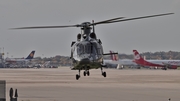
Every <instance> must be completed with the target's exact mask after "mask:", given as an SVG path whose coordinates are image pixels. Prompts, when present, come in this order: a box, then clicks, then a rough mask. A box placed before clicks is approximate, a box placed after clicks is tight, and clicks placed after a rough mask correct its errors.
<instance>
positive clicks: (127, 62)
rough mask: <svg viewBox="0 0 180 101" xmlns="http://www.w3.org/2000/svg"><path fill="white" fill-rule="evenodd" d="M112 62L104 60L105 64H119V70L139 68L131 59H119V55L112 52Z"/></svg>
mask: <svg viewBox="0 0 180 101" xmlns="http://www.w3.org/2000/svg"><path fill="white" fill-rule="evenodd" d="M110 53H112V54H111V60H104V62H105V63H110V64H117V69H123V68H124V67H125V66H128V67H138V64H136V63H135V62H134V61H133V60H130V59H119V57H118V54H113V53H114V52H112V51H110Z"/></svg>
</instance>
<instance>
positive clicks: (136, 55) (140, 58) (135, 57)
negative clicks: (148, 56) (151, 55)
mask: <svg viewBox="0 0 180 101" xmlns="http://www.w3.org/2000/svg"><path fill="white" fill-rule="evenodd" d="M133 53H134V60H136V61H137V60H144V59H143V58H142V57H141V56H140V54H139V52H138V51H137V50H133Z"/></svg>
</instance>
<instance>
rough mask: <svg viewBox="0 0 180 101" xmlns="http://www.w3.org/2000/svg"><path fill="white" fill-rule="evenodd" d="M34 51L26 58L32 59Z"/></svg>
mask: <svg viewBox="0 0 180 101" xmlns="http://www.w3.org/2000/svg"><path fill="white" fill-rule="evenodd" d="M34 54H35V51H32V52H31V53H30V54H29V55H28V57H27V58H26V59H33V58H34Z"/></svg>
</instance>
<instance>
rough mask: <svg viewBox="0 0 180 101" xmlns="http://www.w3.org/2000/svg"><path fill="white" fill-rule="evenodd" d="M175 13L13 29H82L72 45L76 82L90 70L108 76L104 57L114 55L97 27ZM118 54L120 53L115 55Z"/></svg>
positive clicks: (88, 73)
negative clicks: (97, 34)
mask: <svg viewBox="0 0 180 101" xmlns="http://www.w3.org/2000/svg"><path fill="white" fill-rule="evenodd" d="M171 14H174V13H165V14H158V15H151V16H142V17H135V18H125V17H117V18H113V19H108V20H104V21H99V22H94V21H92V23H91V22H83V23H81V24H75V25H65V26H35V27H19V28H12V29H39V28H67V27H80V29H81V33H79V34H77V40H76V41H72V43H71V54H70V59H71V60H72V63H73V67H72V68H71V69H72V70H78V71H79V73H78V74H76V80H78V79H79V78H80V77H81V76H80V71H81V70H84V73H83V75H84V76H86V75H87V76H89V75H90V72H89V70H90V69H99V68H100V69H101V74H102V76H103V77H106V76H107V74H106V72H105V71H103V67H106V65H105V64H104V61H103V56H104V55H112V53H104V52H103V46H102V42H101V40H100V39H98V38H97V37H96V33H95V26H96V25H101V24H110V23H116V22H123V21H130V20H137V19H143V18H150V17H157V16H165V15H171ZM113 54H118V53H113Z"/></svg>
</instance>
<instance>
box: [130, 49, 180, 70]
mask: <svg viewBox="0 0 180 101" xmlns="http://www.w3.org/2000/svg"><path fill="white" fill-rule="evenodd" d="M133 53H134V62H135V63H137V64H139V65H142V66H153V67H157V68H158V67H161V68H162V69H164V70H167V69H177V67H178V66H180V60H144V59H143V58H142V57H141V56H140V54H139V52H138V51H137V50H133Z"/></svg>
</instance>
